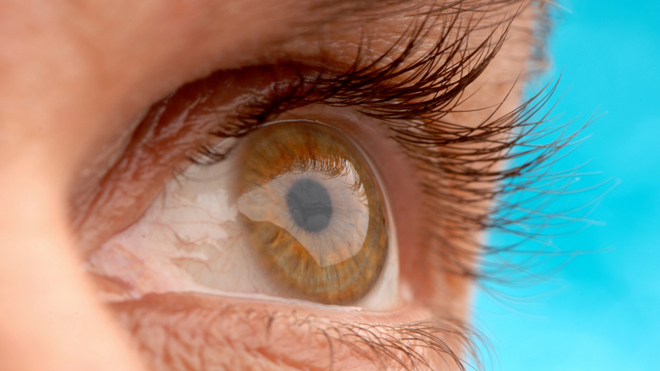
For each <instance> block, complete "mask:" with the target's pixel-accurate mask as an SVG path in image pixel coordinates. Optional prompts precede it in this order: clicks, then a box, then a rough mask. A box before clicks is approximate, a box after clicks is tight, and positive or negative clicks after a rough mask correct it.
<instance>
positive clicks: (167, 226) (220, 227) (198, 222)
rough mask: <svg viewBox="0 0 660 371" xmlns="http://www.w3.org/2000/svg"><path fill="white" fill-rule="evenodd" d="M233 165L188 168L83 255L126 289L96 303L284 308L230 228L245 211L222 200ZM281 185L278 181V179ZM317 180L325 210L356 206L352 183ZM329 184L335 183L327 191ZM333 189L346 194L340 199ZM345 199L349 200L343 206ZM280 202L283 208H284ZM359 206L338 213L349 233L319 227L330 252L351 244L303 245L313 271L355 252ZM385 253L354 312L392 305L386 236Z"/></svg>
mask: <svg viewBox="0 0 660 371" xmlns="http://www.w3.org/2000/svg"><path fill="white" fill-rule="evenodd" d="M234 161H235V159H234V158H233V157H229V158H227V159H226V160H224V161H221V162H219V163H217V164H214V165H191V166H190V167H189V168H188V169H186V170H185V171H184V173H183V174H181V175H180V176H178V177H177V178H176V179H174V180H172V181H170V182H169V183H168V184H167V185H166V186H165V188H164V189H163V191H162V192H161V194H160V195H159V196H158V197H157V198H156V199H155V200H154V202H153V203H152V204H151V206H150V207H149V208H148V209H147V211H146V212H145V214H144V215H143V216H142V217H141V218H140V219H139V220H138V221H137V222H136V223H134V224H133V225H131V226H130V227H128V228H127V229H125V230H123V231H122V232H120V233H118V234H117V235H115V236H114V237H112V238H111V239H109V240H108V241H107V242H105V243H104V244H103V245H102V246H101V247H100V248H99V249H97V250H95V251H94V252H93V253H92V254H91V255H90V257H89V258H88V260H87V262H86V264H85V269H86V270H88V271H89V272H91V273H94V274H96V275H99V276H105V277H109V278H113V279H115V280H119V281H121V282H123V283H124V284H125V285H122V286H125V287H127V288H128V289H127V291H125V292H124V291H122V294H121V295H119V294H118V295H113V294H111V293H109V292H105V293H104V294H103V299H105V300H109V301H117V300H127V299H137V298H140V297H142V296H144V295H146V294H149V293H169V292H198V293H208V294H214V295H226V296H239V297H250V298H260V299H266V300H287V298H286V292H283V291H282V289H281V288H280V287H279V286H277V283H274V282H272V278H271V277H269V276H268V274H267V273H266V272H264V271H263V269H262V268H261V267H260V266H259V265H258V263H257V262H256V261H255V259H254V257H253V256H252V253H251V252H250V248H249V246H248V245H247V243H248V242H247V238H246V237H245V231H243V229H242V227H241V225H240V224H239V223H238V222H237V216H238V213H239V211H241V212H244V213H246V215H247V214H249V213H250V211H248V210H247V209H248V208H247V207H246V206H245V204H243V206H242V207H241V201H240V200H239V205H236V204H234V203H232V201H231V198H230V192H229V190H230V185H231V184H232V180H233V179H235V178H234V177H235V176H236V174H234V173H233V172H234V171H235V170H234V169H235V168H236V166H235V163H234ZM310 174H312V173H306V174H298V175H295V176H294V175H293V174H290V175H291V177H290V179H289V180H288V181H294V180H295V179H296V177H299V176H305V177H307V178H310V177H320V175H318V174H317V175H310ZM347 176H349V177H350V176H352V175H347ZM281 178H282V181H283V182H284V181H286V179H284V178H285V176H283V177H281ZM317 180H318V181H319V182H323V183H321V184H323V185H324V186H326V187H327V189H328V191H329V193H330V194H331V197H333V202H337V203H341V202H347V203H348V202H351V203H354V202H356V201H359V200H360V197H359V196H358V194H359V193H360V192H356V193H353V192H352V191H351V190H348V189H347V188H346V186H345V184H352V183H354V181H352V179H349V178H347V179H339V178H335V179H334V180H331V181H330V183H328V180H327V179H320V178H319V179H317ZM332 181H334V182H336V183H335V184H334V185H333V183H332ZM278 187H280V185H278ZM282 187H284V186H282ZM335 188H336V189H335ZM341 188H343V189H345V190H346V191H345V192H344V191H341ZM282 189H288V187H284V188H282ZM342 192H343V193H342ZM351 197H354V199H353V200H351V199H350V198H351ZM342 200H343V201H342ZM283 202H284V206H283V207H286V202H285V201H283ZM363 202H364V203H360V202H357V203H354V204H353V205H354V207H353V208H352V209H351V208H350V207H345V208H344V210H345V211H346V212H349V214H350V215H352V216H351V217H352V218H355V221H354V223H353V224H352V225H351V223H344V224H347V225H351V226H350V227H342V228H344V232H343V234H342V233H341V232H337V231H334V229H330V228H331V227H332V228H334V227H333V226H332V222H331V225H328V227H327V229H329V230H332V231H334V232H335V233H333V235H332V237H331V235H330V234H328V238H329V240H330V241H335V242H336V244H337V246H339V244H340V241H344V242H345V241H346V240H351V241H356V243H355V244H353V243H351V244H344V247H343V248H338V249H336V251H335V252H334V253H333V254H329V253H323V252H321V251H319V250H317V249H315V248H314V247H313V245H311V244H310V243H311V242H310V243H307V244H306V247H308V249H309V251H310V254H311V255H312V256H314V258H315V259H317V262H319V264H322V265H330V264H335V263H333V261H336V262H341V261H344V260H346V259H348V258H350V257H352V256H353V255H355V254H356V253H357V252H358V251H359V250H360V248H361V246H362V242H363V241H364V238H365V236H366V233H367V226H368V220H369V214H368V208H367V207H366V205H365V203H366V200H363ZM358 205H359V206H358ZM337 206H340V205H339V204H338V205H337ZM239 209H243V210H239ZM340 209H341V208H340V207H334V205H333V218H335V217H338V216H339V215H334V213H335V210H337V212H339V213H341V212H340V211H339V210H340ZM280 210H286V209H280ZM247 216H248V217H250V215H247ZM253 216H254V215H253ZM254 220H256V219H254ZM390 220H391V218H390ZM291 222H293V221H291ZM290 232H291V231H290ZM292 234H293V235H294V236H295V237H296V238H298V239H299V241H300V240H301V239H304V236H302V237H301V236H300V234H299V235H295V234H294V233H292ZM357 242H359V244H358V243H357ZM389 245H390V246H388V253H387V258H386V262H385V265H384V267H383V272H382V274H381V277H380V278H379V280H378V282H376V284H375V285H374V287H373V288H372V289H371V290H370V292H369V293H367V295H366V296H365V297H364V298H363V299H361V300H360V301H358V302H357V303H355V304H354V305H355V306H357V307H361V308H364V309H371V310H387V309H390V308H392V307H394V306H396V305H398V303H399V295H398V285H399V279H398V270H399V265H398V252H397V249H396V239H395V237H394V236H391V238H390V244H389ZM283 296H284V297H283Z"/></svg>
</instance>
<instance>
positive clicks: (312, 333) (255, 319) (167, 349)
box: [111, 294, 479, 371]
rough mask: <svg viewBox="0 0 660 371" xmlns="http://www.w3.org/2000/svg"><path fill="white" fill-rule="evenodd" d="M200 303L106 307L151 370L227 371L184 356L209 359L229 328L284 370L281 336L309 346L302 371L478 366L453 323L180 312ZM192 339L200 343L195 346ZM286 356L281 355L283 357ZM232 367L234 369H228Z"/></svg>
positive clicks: (462, 329)
mask: <svg viewBox="0 0 660 371" xmlns="http://www.w3.org/2000/svg"><path fill="white" fill-rule="evenodd" d="M188 296H190V297H188ZM199 298H200V297H199V296H196V295H186V294H183V295H176V294H174V295H172V294H170V295H152V296H150V297H145V298H143V299H141V300H138V301H133V302H124V303H116V304H112V305H111V307H112V309H113V312H115V313H117V315H118V317H119V321H120V322H121V323H122V324H123V327H124V328H127V329H129V330H130V331H131V333H132V335H133V338H134V339H136V340H137V341H138V343H139V349H140V350H141V352H142V353H143V354H144V355H145V356H146V358H147V359H149V358H154V359H158V361H154V360H153V359H152V364H154V365H156V366H157V365H158V363H157V362H167V364H168V366H169V367H172V366H173V365H180V364H188V365H196V364H198V363H201V364H204V365H205V367H208V368H213V367H218V368H219V369H225V368H226V367H227V365H226V364H222V362H224V361H228V360H222V359H217V357H216V358H215V359H212V360H211V361H204V360H196V359H195V360H193V359H191V357H190V356H189V354H196V355H198V356H203V353H204V352H201V351H200V352H195V350H194V349H191V347H194V346H195V344H197V345H198V346H200V347H202V346H203V347H209V346H210V347H211V348H210V349H208V348H206V350H205V352H206V353H209V352H210V353H213V351H214V347H213V345H215V346H216V347H223V346H224V344H225V343H227V341H229V340H231V339H227V338H226V337H227V336H228V333H227V331H226V329H227V328H228V327H231V328H234V329H235V331H234V333H235V334H236V336H238V337H240V336H242V335H241V334H245V333H251V334H252V333H256V334H263V335H264V338H261V337H257V338H250V339H249V340H248V341H251V342H252V343H251V344H252V346H254V347H257V348H258V349H261V348H260V347H264V346H267V347H268V349H269V351H270V352H272V353H271V356H276V357H275V358H276V359H278V360H279V361H280V362H283V363H284V364H287V362H289V361H290V362H296V361H293V360H292V359H280V358H278V350H277V349H276V348H277V346H276V343H275V344H271V343H274V342H276V341H277V339H280V338H281V337H282V336H287V337H289V338H292V339H297V338H298V337H300V336H303V337H305V339H309V342H308V346H309V348H308V349H306V350H307V351H308V352H314V354H317V355H318V356H319V357H318V358H319V359H309V360H307V361H306V363H305V366H306V367H307V368H308V369H319V370H320V369H323V370H342V369H346V367H342V363H343V362H342V360H343V359H346V358H350V359H351V361H352V364H353V365H355V361H356V360H364V361H366V364H372V365H373V366H374V368H375V369H382V370H387V369H391V368H392V366H395V367H396V368H397V369H399V368H400V369H404V370H409V371H422V370H432V369H434V367H437V366H439V365H441V364H446V365H450V366H454V367H455V369H458V370H463V371H464V370H466V369H467V368H468V367H470V365H468V364H467V361H466V360H465V358H466V357H471V358H472V359H474V362H476V363H477V365H472V366H478V364H479V353H478V351H477V350H476V347H475V344H474V343H473V342H472V340H471V338H473V337H474V336H475V333H474V332H473V331H472V330H471V329H470V328H468V327H467V326H465V325H463V324H461V322H460V321H455V320H452V319H443V318H433V319H430V320H428V321H418V322H413V323H404V324H396V325H384V324H370V323H359V322H358V323H356V322H352V321H350V322H349V321H340V320H336V319H330V318H324V317H322V316H317V315H309V314H303V313H298V312H291V313H283V312H279V311H275V310H265V309H256V308H250V307H245V306H243V305H228V304H224V305H221V306H220V307H218V303H216V302H199V303H195V305H194V306H192V307H190V306H186V305H181V301H182V299H186V300H184V301H186V302H195V301H196V299H199ZM255 329H260V330H258V331H255ZM261 329H263V330H261ZM160 333H162V334H167V341H166V342H165V343H163V339H162V338H160V337H158V336H153V334H160ZM195 339H199V340H202V339H203V340H202V341H201V342H199V344H198V342H196V341H195ZM232 339H233V338H232ZM233 340H235V339H233ZM233 340H232V341H233ZM263 342H265V343H264V344H262V343H263ZM239 343H240V342H239ZM266 343H267V344H270V345H266ZM260 344H261V345H260ZM271 346H273V347H274V348H275V350H274V349H272V348H270V347H271ZM179 347H186V351H180V350H179ZM239 347H240V344H239ZM258 349H255V350H253V351H250V350H248V351H247V353H248V354H253V353H256V354H257V357H259V354H260V353H259V351H258ZM288 350H290V349H288V348H286V349H285V350H284V352H287V351H288ZM230 351H231V350H230ZM458 352H461V354H460V355H459V353H458ZM243 353H246V352H243ZM294 353H296V352H294ZM298 353H299V352H298ZM283 355H284V354H282V356H283ZM304 355H305V354H304V353H299V354H287V355H286V357H291V358H295V357H296V356H302V357H303V358H305V357H304ZM286 357H285V358H286ZM235 361H236V360H233V361H232V362H235ZM214 362H216V363H218V364H214ZM298 362H299V360H298ZM222 366H225V368H222ZM233 366H234V367H233V368H236V365H235V364H234V365H233ZM189 368H191V369H192V368H194V369H202V368H203V367H202V368H200V367H189ZM168 369H169V368H168Z"/></svg>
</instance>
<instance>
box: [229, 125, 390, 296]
mask: <svg viewBox="0 0 660 371" xmlns="http://www.w3.org/2000/svg"><path fill="white" fill-rule="evenodd" d="M240 158H241V160H240V161H239V164H240V165H239V167H240V169H241V172H240V173H241V180H240V181H239V185H238V194H239V196H238V202H237V205H238V210H239V212H240V214H242V216H244V217H242V218H240V220H241V221H242V223H243V226H244V228H245V229H246V230H247V231H248V236H249V240H250V246H251V248H252V250H253V251H254V256H255V258H256V260H258V261H259V262H260V264H261V266H262V267H263V268H264V270H265V271H266V272H268V273H269V274H270V275H272V276H273V277H274V278H276V281H277V282H279V283H281V284H282V285H283V286H285V287H286V288H287V289H289V290H291V291H292V292H293V293H295V295H299V296H301V297H302V298H305V299H307V300H313V301H317V302H321V303H329V304H348V303H352V302H354V301H356V300H357V299H359V298H360V297H362V296H363V295H364V294H365V293H366V292H367V291H368V290H369V289H370V288H371V287H372V286H373V284H374V283H375V281H376V280H377V279H378V277H379V276H380V273H381V270H382V267H383V264H384V262H385V258H386V256H387V244H388V232H387V219H386V213H385V210H384V203H383V200H382V196H381V194H380V190H379V189H378V185H377V184H376V182H375V177H374V176H373V175H372V173H371V171H370V169H369V168H368V164H367V162H366V160H365V159H364V158H363V157H362V156H361V154H360V152H359V151H358V149H357V148H355V146H354V145H353V144H352V143H351V142H349V141H348V140H347V139H346V138H345V137H344V136H343V135H342V134H341V133H340V132H339V131H337V130H334V129H332V128H330V127H327V126H323V125H318V124H310V123H307V124H296V123H281V124H275V125H270V126H267V127H265V128H263V129H260V131H259V132H257V133H255V134H254V135H253V136H251V137H250V138H249V139H248V140H247V142H246V143H245V144H244V146H243V150H242V153H241V155H240Z"/></svg>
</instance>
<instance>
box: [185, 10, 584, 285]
mask: <svg viewBox="0 0 660 371" xmlns="http://www.w3.org/2000/svg"><path fill="white" fill-rule="evenodd" d="M506 3H511V2H510V1H506ZM460 14H461V13H460V12H457V13H456V14H455V16H454V18H452V19H450V21H449V22H447V23H446V25H445V26H444V28H443V32H442V33H441V36H440V38H439V41H438V42H437V44H436V46H435V47H434V48H432V49H431V50H430V51H429V52H428V53H426V54H424V55H422V56H421V57H417V58H416V59H412V60H411V58H412V56H413V51H415V50H416V48H417V47H418V45H419V43H421V42H422V41H423V39H424V36H425V32H426V30H427V29H428V28H429V27H432V26H436V24H435V23H434V21H433V19H432V15H431V14H428V15H427V16H426V17H425V18H423V19H422V21H421V22H420V23H419V24H416V25H413V26H411V27H410V28H409V30H408V33H407V35H403V36H402V37H401V38H400V40H399V42H403V41H405V42H406V44H405V45H403V46H402V47H400V48H397V45H393V46H392V48H390V49H389V50H388V51H387V52H386V53H384V54H383V55H380V56H378V57H377V58H373V59H371V60H369V59H368V55H366V54H360V53H358V57H357V58H356V60H355V62H354V63H353V65H352V66H351V67H350V68H348V69H347V71H346V72H344V73H341V74H337V73H334V72H333V71H316V72H315V73H312V74H310V73H309V72H308V71H304V72H303V69H302V68H300V69H299V71H300V72H299V73H298V74H297V76H296V78H295V79H290V80H285V81H280V82H279V83H277V84H274V85H273V86H272V88H271V89H270V90H269V91H268V92H267V93H266V94H264V95H258V96H254V97H253V99H252V100H251V101H250V102H248V103H247V104H245V105H243V106H242V107H241V108H240V109H238V110H237V112H236V113H235V114H234V115H233V117H231V118H230V120H229V122H227V121H225V122H223V124H222V126H220V127H218V129H217V130H216V131H215V132H214V133H213V134H214V135H215V136H217V137H221V138H226V137H241V136H244V135H247V134H249V133H250V132H251V131H253V130H255V129H257V128H259V127H260V126H261V125H262V124H264V123H266V122H267V121H268V120H270V119H272V118H273V117H276V116H277V115H278V114H280V113H282V112H286V111H288V110H291V109H293V108H298V107H301V106H305V105H308V104H312V103H322V104H326V105H331V106H338V107H346V106H351V107H358V109H359V110H360V111H361V112H362V113H363V114H365V115H367V116H370V117H375V118H378V119H380V120H381V121H382V122H383V123H384V124H385V125H388V126H389V128H390V133H391V136H392V138H393V139H395V140H396V141H397V142H398V143H400V144H401V145H402V147H403V148H404V150H405V151H406V152H407V153H408V155H409V156H410V157H412V158H413V159H415V160H416V161H415V162H416V164H417V167H418V168H419V169H420V170H422V173H423V174H431V175H432V176H430V177H429V176H427V177H424V178H423V179H420V187H421V188H422V190H423V191H424V193H425V194H426V195H427V196H428V197H427V198H428V200H429V202H427V203H426V204H427V209H426V210H424V212H425V213H428V218H425V219H427V220H430V221H432V223H433V225H431V226H429V228H427V231H428V233H429V236H427V237H428V238H427V240H431V241H434V243H433V244H430V245H429V248H430V251H431V252H433V253H436V254H437V255H438V256H439V257H440V261H442V266H441V267H439V268H440V269H442V270H444V271H446V272H449V273H454V274H458V275H461V276H466V277H472V278H484V277H486V276H487V275H485V274H484V273H483V271H479V270H477V269H476V268H474V266H472V265H471V264H469V265H468V264H465V263H464V262H465V261H466V260H465V256H466V254H467V255H468V256H470V257H471V258H475V259H476V258H477V256H476V255H477V254H498V253H499V252H500V249H498V248H496V247H493V246H486V245H485V244H483V243H481V241H476V240H474V241H471V242H472V243H473V244H476V245H479V246H480V249H477V250H475V251H466V250H464V249H463V248H461V247H459V245H458V244H457V243H455V242H453V241H465V240H470V239H475V238H474V236H478V235H479V233H478V232H481V231H483V230H501V231H507V230H508V229H509V227H511V226H513V225H515V226H517V227H518V230H520V229H521V228H520V227H521V225H522V224H524V223H525V221H526V220H527V219H528V218H529V217H530V214H522V215H517V216H516V217H511V214H512V213H511V211H512V210H516V209H520V208H523V207H524V205H521V204H520V203H516V204H507V203H506V202H504V201H502V200H503V199H505V198H506V197H507V196H510V195H511V194H514V193H517V192H519V191H520V190H521V189H525V188H524V187H522V185H523V184H527V185H529V183H530V180H531V179H536V180H538V179H537V178H539V177H540V175H539V174H542V173H544V172H545V171H546V169H547V167H549V166H551V164H552V158H553V156H554V154H555V153H556V152H557V151H558V150H560V149H561V148H562V147H564V146H566V145H567V144H569V143H570V142H571V141H572V140H573V138H574V137H575V135H577V132H576V133H573V134H570V135H566V136H562V135H559V136H557V137H556V138H555V139H554V140H552V141H550V143H547V144H544V145H538V144H534V142H535V140H536V139H537V138H538V137H539V136H544V135H549V133H551V132H553V131H555V130H558V129H557V128H555V127H553V126H552V120H549V119H548V115H549V112H547V113H546V114H544V115H542V117H541V118H540V119H537V120H534V117H536V116H538V114H539V113H540V112H541V111H542V109H543V107H545V105H546V104H547V103H548V102H549V101H550V99H551V97H552V95H553V93H554V91H555V89H556V84H555V85H548V86H546V87H545V88H544V89H542V91H541V92H539V93H538V94H536V95H535V96H533V97H532V98H531V99H529V100H528V101H527V102H525V103H523V104H521V105H520V106H519V107H518V108H517V109H515V110H513V111H512V112H509V113H507V114H504V115H502V116H499V117H489V118H488V119H486V120H484V121H483V122H482V123H481V124H480V125H478V126H476V127H474V128H467V127H463V126H461V125H457V124H453V123H451V122H447V121H444V120H443V118H444V117H445V116H446V115H447V114H448V113H450V112H453V111H454V108H455V107H456V106H458V105H460V104H461V103H462V102H463V101H464V100H465V99H469V97H468V98H463V97H462V95H463V93H464V90H465V88H466V87H467V86H468V85H470V84H471V83H472V82H474V81H475V80H476V79H477V78H478V77H479V76H480V75H481V73H482V72H483V71H484V70H485V69H486V67H487V66H488V64H489V63H490V61H491V60H492V59H493V58H494V57H495V56H496V55H497V53H498V52H499V50H500V47H501V45H502V43H503V42H504V40H505V38H506V36H507V32H508V28H509V26H510V22H511V20H512V19H513V18H515V16H513V17H510V18H505V19H502V20H499V21H497V22H495V23H490V24H489V26H491V27H493V30H492V32H491V34H490V35H489V36H488V37H486V38H485V39H484V41H483V42H482V43H481V44H480V45H479V46H478V47H476V48H472V49H469V48H468V47H467V45H465V43H466V42H467V40H468V38H469V36H470V34H471V33H472V31H474V30H476V29H482V28H483V26H482V25H480V24H479V22H477V23H475V24H467V25H465V24H460V23H459V21H458V20H459V16H460ZM497 27H500V28H503V30H502V32H500V34H499V36H498V37H495V35H496V32H497ZM457 29H458V30H457ZM456 32H462V33H459V36H456ZM397 50H401V51H400V52H399V53H398V54H396V55H392V54H393V53H396V51H397ZM456 56H460V58H458V59H455V58H454V57H456ZM387 59H389V62H387V63H385V64H382V63H380V62H381V61H384V60H387ZM438 60H441V61H442V62H441V64H438ZM293 67H294V68H296V67H297V66H293ZM397 77H403V79H400V80H399V81H396V78H397ZM505 100H506V97H503V99H502V103H503V102H504V101H505ZM493 108H494V107H486V108H484V109H493ZM493 111H495V110H494V109H493ZM549 111H551V110H549ZM504 134H506V136H507V138H506V140H502V138H501V136H502V135H504ZM468 143H469V144H471V145H470V146H468V147H469V148H472V149H466V146H464V145H465V144H468ZM474 144H477V145H474ZM475 148H476V149H475ZM517 148H527V149H525V150H522V151H519V152H515V151H514V150H515V149H517ZM485 149H486V151H484V150H485ZM226 155H227V152H217V151H216V150H214V149H213V147H211V146H206V145H202V146H200V148H199V156H198V157H196V158H195V159H194V160H196V161H197V162H204V163H207V162H211V163H213V162H215V161H220V160H222V159H224V157H225V156H226ZM516 158H518V159H519V158H527V159H526V160H525V161H523V162H522V163H521V164H518V165H515V166H512V167H508V168H504V169H497V168H496V165H497V164H499V163H500V162H501V161H503V160H506V161H508V162H509V163H513V160H515V159H516ZM477 163H479V168H478V169H476V168H474V166H475V165H476V164H477ZM436 179H449V180H451V182H452V187H451V189H449V188H446V187H443V186H442V184H439V183H438V182H436V181H435V180H436ZM452 189H460V190H461V191H462V192H461V196H460V197H457V196H456V195H455V194H454V193H453V192H451V190H452ZM482 202H493V203H496V204H497V208H495V209H490V210H487V211H481V209H480V208H475V209H473V210H471V209H470V207H469V206H470V205H476V204H478V203H482ZM476 210H479V211H476ZM530 213H533V211H530ZM442 225H445V226H446V225H451V228H446V227H445V228H440V226H442ZM522 229H524V228H522ZM518 233H519V232H518ZM538 233H539V231H538V229H531V230H530V231H529V232H528V236H527V237H530V238H531V237H533V236H535V235H536V234H538ZM468 260H473V259H468ZM491 268H492V267H491ZM495 270H496V269H493V271H495Z"/></svg>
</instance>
